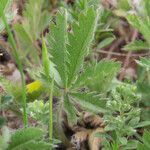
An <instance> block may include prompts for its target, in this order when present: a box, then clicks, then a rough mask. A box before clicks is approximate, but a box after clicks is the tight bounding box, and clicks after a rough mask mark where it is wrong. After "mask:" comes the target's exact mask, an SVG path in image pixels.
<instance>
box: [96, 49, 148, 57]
mask: <svg viewBox="0 0 150 150" xmlns="http://www.w3.org/2000/svg"><path fill="white" fill-rule="evenodd" d="M96 52H98V53H103V54H109V53H111V55H115V56H122V57H127V55H128V53H127V54H125V53H124V54H122V53H117V52H110V51H105V50H99V49H98V50H96ZM142 56H150V53H149V52H148V53H142V54H132V57H142Z"/></svg>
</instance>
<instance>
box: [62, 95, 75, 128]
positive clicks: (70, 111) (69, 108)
mask: <svg viewBox="0 0 150 150" xmlns="http://www.w3.org/2000/svg"><path fill="white" fill-rule="evenodd" d="M63 104H64V109H65V112H66V113H67V119H68V123H69V124H70V125H71V126H72V125H74V124H76V123H77V116H76V109H75V106H74V105H73V103H72V102H70V100H69V98H68V95H66V96H65V99H64V103H63Z"/></svg>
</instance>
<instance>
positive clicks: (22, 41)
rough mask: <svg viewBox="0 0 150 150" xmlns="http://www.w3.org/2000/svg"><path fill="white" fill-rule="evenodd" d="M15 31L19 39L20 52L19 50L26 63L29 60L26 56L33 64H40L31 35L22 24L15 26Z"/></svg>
mask: <svg viewBox="0 0 150 150" xmlns="http://www.w3.org/2000/svg"><path fill="white" fill-rule="evenodd" d="M14 30H15V33H16V36H17V38H18V44H19V47H20V50H19V53H20V57H21V58H22V59H23V61H24V60H26V59H27V57H26V56H28V58H29V59H30V61H31V62H32V63H38V62H39V56H38V53H37V49H36V48H35V46H34V45H33V41H32V39H31V37H30V35H29V34H28V33H27V32H26V30H25V29H24V28H23V26H22V25H21V24H15V25H14ZM28 61H29V60H26V62H27V63H28Z"/></svg>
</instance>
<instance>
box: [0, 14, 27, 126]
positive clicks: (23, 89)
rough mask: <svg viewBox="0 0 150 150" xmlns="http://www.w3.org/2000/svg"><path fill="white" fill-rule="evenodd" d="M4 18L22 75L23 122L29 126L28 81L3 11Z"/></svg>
mask: <svg viewBox="0 0 150 150" xmlns="http://www.w3.org/2000/svg"><path fill="white" fill-rule="evenodd" d="M2 20H3V22H4V25H5V27H6V30H7V32H8V36H9V42H10V44H11V46H12V49H13V55H14V58H15V60H16V64H17V65H18V69H19V72H20V75H21V83H22V90H21V93H22V101H23V123H24V127H27V126H28V115H27V109H26V108H27V106H26V105H27V103H26V83H25V77H24V73H23V65H22V63H21V60H20V58H19V54H18V52H17V46H16V43H15V40H14V37H13V34H12V32H11V29H10V27H9V25H8V22H7V19H6V17H5V15H4V13H2Z"/></svg>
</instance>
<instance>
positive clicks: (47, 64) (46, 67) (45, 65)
mask: <svg viewBox="0 0 150 150" xmlns="http://www.w3.org/2000/svg"><path fill="white" fill-rule="evenodd" d="M42 60H43V69H44V73H45V75H46V80H47V83H48V85H49V90H50V91H49V92H50V95H49V139H50V141H51V142H52V139H53V89H54V75H53V77H52V80H51V77H50V72H49V69H50V61H49V57H48V52H47V47H46V44H45V40H44V38H42Z"/></svg>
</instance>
